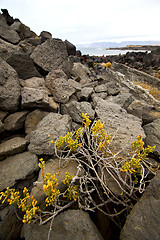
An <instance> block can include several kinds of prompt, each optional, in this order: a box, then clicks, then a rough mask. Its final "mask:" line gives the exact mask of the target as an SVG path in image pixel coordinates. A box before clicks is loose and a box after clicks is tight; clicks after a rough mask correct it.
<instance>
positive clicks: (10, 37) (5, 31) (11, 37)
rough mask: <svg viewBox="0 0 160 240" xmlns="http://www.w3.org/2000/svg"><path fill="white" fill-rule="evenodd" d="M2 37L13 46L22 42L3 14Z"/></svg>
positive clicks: (1, 23)
mask: <svg viewBox="0 0 160 240" xmlns="http://www.w3.org/2000/svg"><path fill="white" fill-rule="evenodd" d="M0 37H1V38H2V39H4V40H6V41H8V42H10V43H13V44H16V43H18V42H19V41H20V37H19V35H18V33H17V32H15V31H14V30H12V29H11V28H10V27H9V26H8V25H7V23H6V20H5V18H4V17H3V16H2V14H0Z"/></svg>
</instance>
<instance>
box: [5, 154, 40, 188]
mask: <svg viewBox="0 0 160 240" xmlns="http://www.w3.org/2000/svg"><path fill="white" fill-rule="evenodd" d="M38 168H39V167H38V158H37V156H36V155H34V154H32V153H30V152H24V153H20V154H16V155H14V156H10V157H8V158H6V159H5V160H3V161H1V162H0V191H2V190H4V189H5V188H6V187H12V186H14V185H15V183H16V182H17V181H18V180H20V179H21V180H22V179H25V178H26V176H28V175H30V174H32V173H33V172H35V171H37V170H38Z"/></svg>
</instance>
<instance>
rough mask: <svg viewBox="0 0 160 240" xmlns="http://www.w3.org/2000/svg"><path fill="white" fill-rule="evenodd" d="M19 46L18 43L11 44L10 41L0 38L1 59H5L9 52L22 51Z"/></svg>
mask: <svg viewBox="0 0 160 240" xmlns="http://www.w3.org/2000/svg"><path fill="white" fill-rule="evenodd" d="M22 52H23V51H22V49H21V47H19V46H18V45H13V44H11V43H8V42H6V41H4V40H2V39H0V57H1V58H2V59H3V60H5V61H6V60H7V58H8V57H9V56H10V54H13V53H22Z"/></svg>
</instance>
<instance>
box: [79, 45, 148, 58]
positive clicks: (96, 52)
mask: <svg viewBox="0 0 160 240" xmlns="http://www.w3.org/2000/svg"><path fill="white" fill-rule="evenodd" d="M77 50H80V51H81V53H82V55H87V54H88V55H89V56H102V55H104V56H109V55H119V54H121V55H122V54H126V53H127V52H133V51H134V52H139V51H138V50H137V51H136V50H106V49H104V48H92V47H88V48H87V47H85V48H80V49H78V48H77ZM141 52H146V51H141Z"/></svg>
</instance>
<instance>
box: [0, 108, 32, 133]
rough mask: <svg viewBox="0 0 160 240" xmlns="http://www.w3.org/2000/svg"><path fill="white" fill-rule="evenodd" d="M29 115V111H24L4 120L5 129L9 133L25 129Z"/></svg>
mask: <svg viewBox="0 0 160 240" xmlns="http://www.w3.org/2000/svg"><path fill="white" fill-rule="evenodd" d="M27 113H28V112H27V111H23V112H16V113H13V114H11V115H9V116H8V117H7V118H6V119H5V120H4V129H5V130H7V131H15V130H19V129H21V128H23V126H24V121H25V118H26V115H27Z"/></svg>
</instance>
